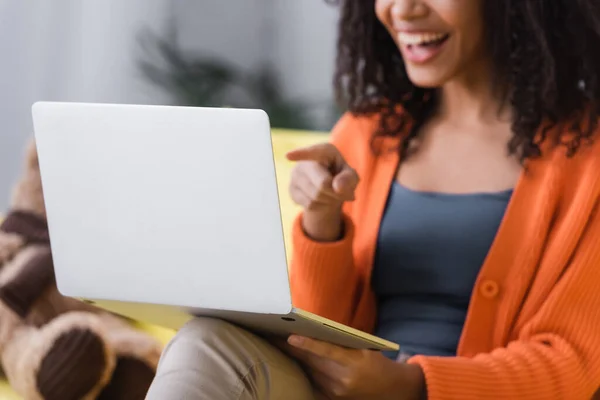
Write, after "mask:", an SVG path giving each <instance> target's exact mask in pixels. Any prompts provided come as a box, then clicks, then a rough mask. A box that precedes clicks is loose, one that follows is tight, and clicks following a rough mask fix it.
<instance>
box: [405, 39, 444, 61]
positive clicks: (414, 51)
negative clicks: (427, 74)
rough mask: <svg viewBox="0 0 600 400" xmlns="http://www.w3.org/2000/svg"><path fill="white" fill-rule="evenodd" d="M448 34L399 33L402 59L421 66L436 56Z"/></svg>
mask: <svg viewBox="0 0 600 400" xmlns="http://www.w3.org/2000/svg"><path fill="white" fill-rule="evenodd" d="M449 37H450V34H448V33H442V32H418V33H417V32H399V33H398V34H397V39H398V43H399V44H400V46H401V48H402V50H403V52H402V53H403V55H404V57H405V58H406V59H407V60H408V61H410V62H413V63H419V64H423V63H426V62H429V61H431V60H432V59H433V58H435V56H437V55H438V54H439V53H440V52H441V51H442V49H443V48H444V45H445V44H446V42H447V41H448V38H449Z"/></svg>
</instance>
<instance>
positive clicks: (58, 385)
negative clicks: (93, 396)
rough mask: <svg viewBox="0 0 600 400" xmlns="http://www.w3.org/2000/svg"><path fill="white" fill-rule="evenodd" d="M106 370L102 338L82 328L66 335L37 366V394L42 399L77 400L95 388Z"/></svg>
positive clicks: (58, 340) (62, 336)
mask: <svg viewBox="0 0 600 400" xmlns="http://www.w3.org/2000/svg"><path fill="white" fill-rule="evenodd" d="M105 368H106V365H105V354H104V343H103V341H102V339H100V338H99V337H98V336H96V334H94V333H93V332H91V331H88V330H84V329H74V330H72V331H69V332H65V333H64V334H62V335H61V336H59V337H58V339H57V340H56V342H55V344H54V346H52V350H50V352H49V353H48V354H46V356H45V357H44V359H43V361H42V363H41V365H40V369H39V371H38V375H37V385H38V391H39V393H40V394H41V395H42V397H43V398H44V399H45V400H80V399H81V398H83V397H84V396H85V395H86V394H88V393H89V392H90V391H91V390H92V389H94V388H95V387H96V385H97V384H98V382H99V381H100V379H101V377H102V373H103V372H104V370H105Z"/></svg>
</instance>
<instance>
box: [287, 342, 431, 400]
mask: <svg viewBox="0 0 600 400" xmlns="http://www.w3.org/2000/svg"><path fill="white" fill-rule="evenodd" d="M288 343H289V345H290V346H291V347H288V349H286V351H287V352H288V353H289V354H290V355H292V356H293V357H294V358H296V359H298V360H299V361H300V363H301V364H303V366H304V367H305V369H306V371H307V373H308V375H309V377H310V378H311V379H312V381H313V382H314V384H315V385H316V387H317V389H319V390H320V391H321V392H322V393H323V395H325V396H326V398H329V399H356V400H371V399H373V400H375V399H377V400H386V399H390V400H392V399H394V400H420V399H423V398H425V381H424V376H423V372H422V370H421V368H420V367H419V366H416V365H409V364H401V363H396V362H394V361H392V360H390V359H388V358H386V357H385V356H384V355H383V354H381V353H380V352H377V351H371V350H353V349H346V348H342V347H339V346H335V345H332V344H330V343H325V342H320V341H317V340H314V339H308V338H304V337H299V336H295V335H293V336H290V338H289V339H288Z"/></svg>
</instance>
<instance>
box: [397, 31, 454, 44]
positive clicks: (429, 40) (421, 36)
mask: <svg viewBox="0 0 600 400" xmlns="http://www.w3.org/2000/svg"><path fill="white" fill-rule="evenodd" d="M449 37H450V34H449V33H407V32H400V33H398V41H399V42H400V44H402V45H404V46H407V47H408V46H423V47H434V46H439V45H441V44H443V43H444V42H445V41H446V40H448V38H449Z"/></svg>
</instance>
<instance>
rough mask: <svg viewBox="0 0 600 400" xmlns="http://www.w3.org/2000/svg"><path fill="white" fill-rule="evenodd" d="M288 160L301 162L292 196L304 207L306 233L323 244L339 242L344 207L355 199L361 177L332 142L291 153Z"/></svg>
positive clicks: (298, 166)
mask: <svg viewBox="0 0 600 400" xmlns="http://www.w3.org/2000/svg"><path fill="white" fill-rule="evenodd" d="M287 158H288V159H289V160H291V161H297V162H298V163H297V164H296V166H295V167H294V170H293V171H292V179H291V184H290V195H291V197H292V200H294V202H295V203H297V204H299V205H300V206H302V207H303V208H304V215H303V221H302V222H303V227H304V229H305V231H306V233H307V234H308V235H309V236H310V237H312V238H313V239H315V240H320V241H334V240H337V239H339V236H340V232H341V229H342V227H341V225H342V219H341V210H342V205H343V203H344V202H346V201H353V200H354V190H355V189H356V186H357V184H358V175H357V174H356V172H355V171H354V170H353V169H352V168H351V167H350V166H349V165H348V164H347V163H346V161H345V160H344V158H343V157H342V155H341V153H340V152H339V151H338V149H337V148H336V147H335V146H334V145H332V144H330V143H325V144H318V145H314V146H310V147H306V148H302V149H298V150H294V151H291V152H289V153H288V154H287Z"/></svg>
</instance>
